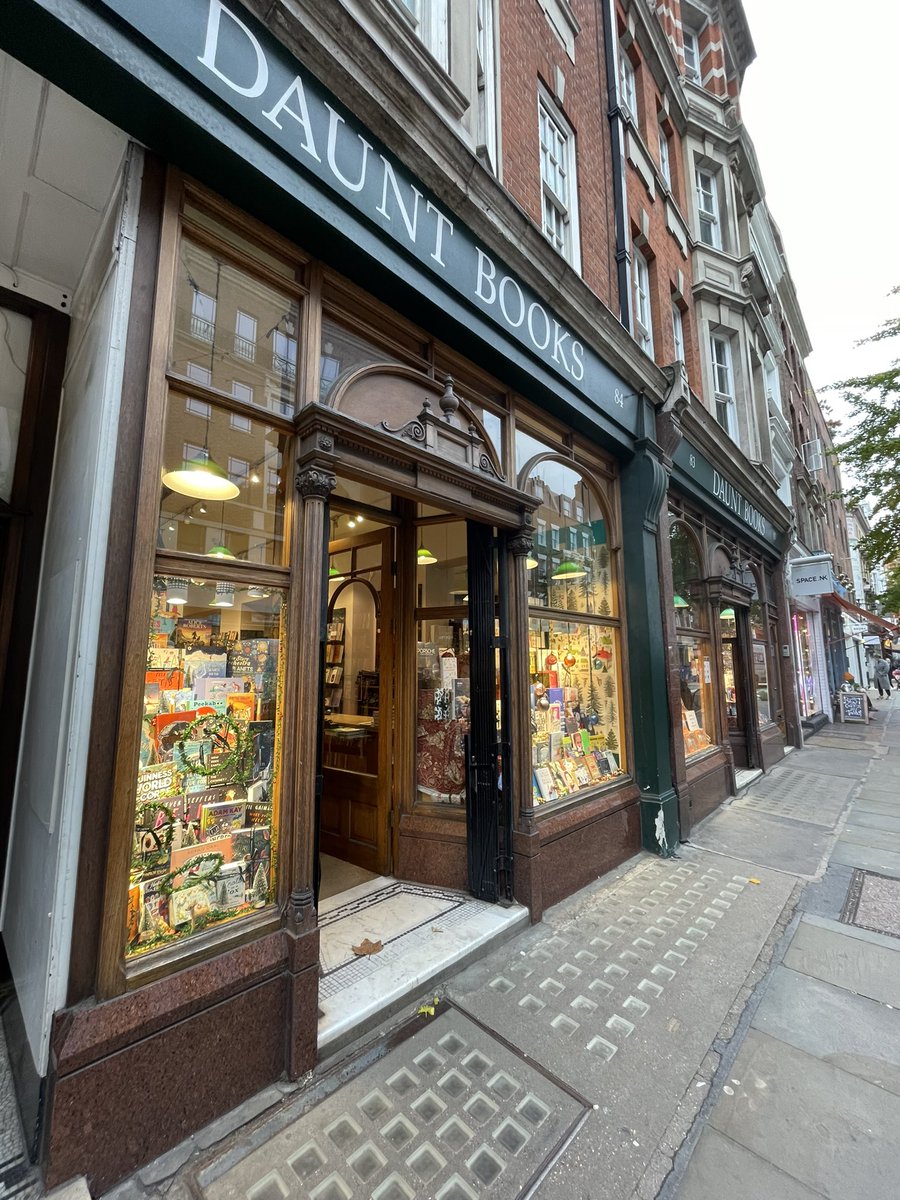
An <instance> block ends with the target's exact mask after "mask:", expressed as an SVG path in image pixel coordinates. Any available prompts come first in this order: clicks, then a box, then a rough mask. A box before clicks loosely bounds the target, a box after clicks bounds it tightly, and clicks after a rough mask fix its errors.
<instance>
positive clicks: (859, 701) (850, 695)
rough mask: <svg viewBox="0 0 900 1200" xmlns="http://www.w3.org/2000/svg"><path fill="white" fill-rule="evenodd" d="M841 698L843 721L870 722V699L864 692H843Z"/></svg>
mask: <svg viewBox="0 0 900 1200" xmlns="http://www.w3.org/2000/svg"><path fill="white" fill-rule="evenodd" d="M840 698H841V720H842V721H862V723H863V724H864V725H865V724H866V723H867V722H868V720H869V701H868V699H867V698H866V696H865V694H864V693H863V692H841V694H840Z"/></svg>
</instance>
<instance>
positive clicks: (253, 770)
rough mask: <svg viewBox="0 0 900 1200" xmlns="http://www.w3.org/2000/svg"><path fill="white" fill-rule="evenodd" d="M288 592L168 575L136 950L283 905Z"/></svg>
mask: <svg viewBox="0 0 900 1200" xmlns="http://www.w3.org/2000/svg"><path fill="white" fill-rule="evenodd" d="M282 612H283V595H282V593H281V592H279V591H270V590H269V589H266V588H263V587H254V586H252V585H251V586H244V585H236V584H234V583H232V582H229V581H226V580H222V579H219V580H217V579H215V577H211V578H207V579H202V580H201V579H194V578H192V579H186V578H176V577H174V576H157V577H156V579H155V581H154V588H153V596H152V604H151V618H150V631H149V645H148V649H147V662H146V671H145V675H144V712H143V718H142V726H141V741H140V752H139V761H138V765H137V793H136V800H135V810H134V834H133V845H132V856H131V871H130V878H129V889H128V931H127V940H126V955H127V956H128V957H130V958H134V957H136V956H139V955H143V954H146V953H148V952H150V951H153V950H157V949H159V948H160V947H162V946H165V945H167V944H169V943H171V942H175V941H178V940H181V939H185V938H189V937H191V936H192V935H195V934H197V933H199V932H201V931H202V930H204V929H208V928H210V927H212V926H216V925H220V924H222V923H224V922H228V921H233V920H236V919H238V918H240V917H243V916H246V915H248V914H250V913H252V912H254V911H256V910H257V909H261V908H264V907H265V906H266V905H268V904H270V903H271V902H272V901H273V899H274V888H275V855H274V847H275V827H276V824H277V814H278V777H279V768H280V759H281V692H282V687H281V681H282V678H283V659H284V656H283V650H284V640H283V630H282V623H283V622H282Z"/></svg>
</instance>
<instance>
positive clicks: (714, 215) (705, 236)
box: [695, 167, 722, 249]
mask: <svg viewBox="0 0 900 1200" xmlns="http://www.w3.org/2000/svg"><path fill="white" fill-rule="evenodd" d="M695 178H696V183H697V219H698V224H699V230H700V241H701V242H706V244H707V245H708V246H715V247H716V248H717V249H721V247H722V228H721V224H720V222H719V188H718V181H717V180H716V177H715V175H714V174H713V173H712V171H707V170H704V169H703V168H702V167H697V169H696V171H695Z"/></svg>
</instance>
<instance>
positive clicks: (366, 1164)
mask: <svg viewBox="0 0 900 1200" xmlns="http://www.w3.org/2000/svg"><path fill="white" fill-rule="evenodd" d="M398 1035H399V1036H398ZM360 1067H361V1068H362V1069H360V1070H358V1071H357V1072H356V1073H355V1074H354V1073H353V1067H352V1065H351V1064H347V1063H344V1064H342V1065H341V1067H340V1069H339V1071H338V1072H337V1073H336V1075H335V1078H334V1079H333V1080H332V1081H331V1082H332V1086H331V1087H330V1089H329V1087H328V1086H327V1081H324V1080H323V1081H322V1083H323V1085H325V1086H324V1087H323V1088H322V1090H321V1091H319V1094H318V1096H316V1097H315V1098H314V1097H312V1096H307V1097H305V1098H304V1100H303V1101H301V1104H300V1105H299V1106H297V1107H296V1108H294V1109H293V1112H291V1113H290V1115H289V1114H288V1113H287V1112H283V1113H282V1114H280V1116H279V1119H278V1120H277V1121H276V1122H273V1125H274V1129H273V1128H272V1126H271V1125H270V1126H269V1132H270V1136H268V1137H266V1138H265V1140H264V1141H262V1140H261V1139H260V1140H257V1142H256V1145H255V1146H254V1147H253V1148H252V1149H250V1150H249V1153H248V1154H247V1155H246V1157H244V1158H243V1159H242V1160H241V1161H240V1162H238V1163H236V1164H235V1162H234V1155H233V1153H231V1154H229V1155H224V1156H223V1157H222V1158H221V1159H219V1160H218V1161H217V1162H215V1163H212V1164H211V1165H210V1166H209V1167H207V1168H205V1169H204V1170H202V1171H201V1172H199V1173H198V1177H197V1180H196V1182H197V1185H198V1186H199V1190H200V1192H201V1194H202V1195H203V1197H204V1200H286V1198H287V1197H289V1196H298V1195H302V1196H304V1197H309V1200H357V1198H358V1200H370V1198H371V1200H417V1198H419V1200H421V1198H423V1197H429V1200H480V1197H482V1196H484V1195H486V1194H489V1195H492V1196H496V1197H503V1198H504V1200H526V1198H527V1197H531V1196H533V1195H534V1194H535V1192H536V1191H537V1189H538V1187H539V1186H540V1185H541V1183H542V1181H543V1180H545V1179H546V1177H547V1175H548V1173H549V1172H550V1170H551V1169H552V1167H553V1166H554V1164H555V1163H556V1161H557V1160H558V1158H559V1156H560V1154H561V1153H562V1151H563V1149H564V1148H565V1147H566V1146H567V1145H568V1144H569V1142H570V1141H571V1140H572V1138H573V1137H574V1136H575V1135H576V1134H577V1132H578V1130H579V1129H580V1128H581V1126H582V1125H583V1124H584V1122H585V1121H586V1119H587V1116H588V1113H589V1110H590V1108H591V1105H590V1104H589V1103H588V1101H587V1100H585V1099H584V1097H583V1096H581V1095H579V1094H578V1093H577V1092H575V1091H574V1090H573V1089H572V1088H570V1087H569V1086H568V1085H567V1084H565V1083H564V1082H563V1081H562V1080H560V1079H558V1078H557V1077H556V1076H554V1075H551V1074H550V1073H549V1072H547V1071H545V1070H544V1069H543V1068H541V1067H540V1066H538V1065H537V1064H536V1063H535V1062H534V1061H533V1060H531V1059H528V1060H526V1059H525V1057H524V1056H523V1055H522V1054H521V1053H520V1052H519V1051H517V1050H516V1049H515V1048H514V1047H513V1046H512V1045H510V1044H509V1043H508V1042H506V1041H505V1039H503V1038H501V1037H499V1036H498V1035H497V1034H495V1033H493V1032H492V1031H491V1030H488V1029H486V1028H485V1027H484V1026H483V1025H482V1024H481V1023H480V1022H478V1021H476V1020H474V1019H473V1018H471V1017H469V1016H468V1015H467V1014H466V1013H464V1012H463V1011H462V1010H460V1009H458V1008H456V1007H455V1005H453V1004H451V1003H449V1002H447V1001H442V1002H441V1003H440V1004H439V1005H438V1006H437V1008H436V1010H435V1015H434V1016H433V1017H428V1016H418V1017H416V1018H413V1021H412V1022H410V1023H407V1025H406V1026H405V1027H404V1029H403V1030H402V1032H401V1031H395V1033H394V1035H393V1037H392V1045H391V1048H390V1049H389V1050H388V1051H387V1053H384V1054H383V1055H382V1056H381V1057H379V1058H373V1057H372V1056H371V1054H368V1053H367V1052H366V1051H365V1050H364V1051H363V1052H362V1057H361V1061H360ZM348 1076H349V1078H348ZM338 1082H339V1086H337V1087H334V1086H333V1085H334V1083H338ZM323 1092H324V1093H325V1094H324V1095H323V1094H322V1093H323ZM310 1101H313V1102H312V1103H310ZM298 1108H299V1112H298V1111H297V1109H298ZM260 1132H262V1131H260Z"/></svg>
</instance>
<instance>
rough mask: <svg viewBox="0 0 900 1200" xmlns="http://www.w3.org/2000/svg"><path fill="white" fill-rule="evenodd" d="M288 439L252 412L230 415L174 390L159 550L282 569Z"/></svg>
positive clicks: (165, 454) (170, 403)
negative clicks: (285, 468)
mask: <svg viewBox="0 0 900 1200" xmlns="http://www.w3.org/2000/svg"><path fill="white" fill-rule="evenodd" d="M287 436H288V435H287V433H286V432H285V431H283V430H279V429H277V428H275V427H273V426H272V425H271V424H270V423H269V422H268V421H267V420H266V419H265V418H264V417H262V418H260V415H259V414H257V413H255V412H253V411H249V412H247V413H246V414H243V413H239V412H235V411H233V410H228V409H225V408H222V407H219V405H217V404H215V403H214V402H212V401H207V400H201V399H199V398H198V397H197V396H196V395H193V396H192V395H189V394H187V393H185V392H181V391H180V390H178V391H176V390H175V389H174V388H173V389H172V390H171V391H170V393H169V400H168V405H167V410H166V425H165V435H164V449H163V470H162V488H161V495H160V508H159V531H158V538H157V547H158V549H160V550H163V551H166V550H175V551H180V552H182V553H187V554H199V555H210V556H214V557H219V558H234V559H240V560H241V561H243V562H248V563H265V564H273V565H280V564H281V563H282V562H283V560H284V500H285V483H284V451H285V446H286V443H287Z"/></svg>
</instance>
